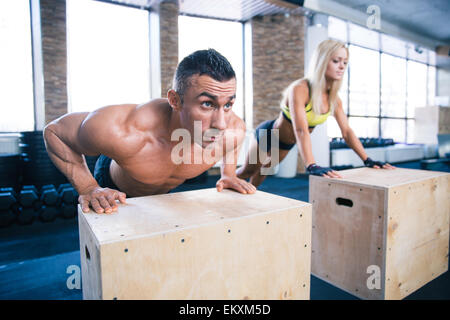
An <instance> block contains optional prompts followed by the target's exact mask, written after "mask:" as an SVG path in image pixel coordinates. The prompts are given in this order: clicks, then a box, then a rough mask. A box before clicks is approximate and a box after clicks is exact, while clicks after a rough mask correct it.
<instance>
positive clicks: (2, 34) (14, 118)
mask: <svg viewBox="0 0 450 320" xmlns="http://www.w3.org/2000/svg"><path fill="white" fill-rule="evenodd" d="M0 43H1V50H0V131H1V132H20V131H33V130H34V101H33V98H34V94H33V63H32V53H31V26H30V4H29V1H28V0H16V1H0Z"/></svg>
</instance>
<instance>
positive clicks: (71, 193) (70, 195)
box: [59, 187, 78, 204]
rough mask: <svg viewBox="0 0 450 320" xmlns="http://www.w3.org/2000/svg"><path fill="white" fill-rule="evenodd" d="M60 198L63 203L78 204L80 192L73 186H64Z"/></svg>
mask: <svg viewBox="0 0 450 320" xmlns="http://www.w3.org/2000/svg"><path fill="white" fill-rule="evenodd" d="M59 198H60V199H61V202H62V203H66V204H77V203H78V193H77V192H76V191H75V189H74V188H73V187H65V188H62V189H61V191H60V192H59Z"/></svg>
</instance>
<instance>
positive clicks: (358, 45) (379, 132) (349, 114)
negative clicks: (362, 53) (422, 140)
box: [329, 16, 438, 143]
mask: <svg viewBox="0 0 450 320" xmlns="http://www.w3.org/2000/svg"><path fill="white" fill-rule="evenodd" d="M329 17H331V18H333V19H337V20H340V21H343V22H344V23H345V24H346V26H347V28H346V35H345V38H346V39H347V41H345V42H344V41H342V40H340V39H337V40H339V41H342V42H344V43H345V44H346V46H347V47H349V46H350V45H352V46H356V47H360V48H364V49H367V50H372V51H375V52H378V54H379V55H378V56H379V79H380V81H379V108H378V109H379V110H378V115H377V116H369V115H364V116H362V115H353V114H352V113H351V100H350V81H351V66H350V67H349V68H348V69H347V72H348V76H347V89H346V95H347V117H348V118H349V119H350V118H366V119H367V118H372V119H377V120H378V138H380V137H382V135H383V133H382V126H381V121H382V119H397V120H403V121H404V124H405V126H404V127H405V131H404V140H403V141H396V142H400V143H409V142H408V136H410V133H409V132H408V121H411V120H412V121H415V119H416V118H415V115H414V117H409V116H408V61H414V62H416V63H421V64H424V65H426V70H427V71H426V74H427V75H426V79H425V81H426V101H427V104H429V102H430V101H429V99H430V90H431V88H430V79H429V74H430V72H429V70H430V68H435V75H436V74H437V70H438V68H437V67H436V65H435V64H432V63H430V60H431V59H432V58H431V57H430V54H429V52H428V51H429V50H428V49H426V50H427V62H426V63H424V62H422V61H418V60H415V59H410V57H409V53H408V52H409V49H410V47H409V45H411V43H408V42H405V50H406V54H405V56H401V55H398V54H393V53H391V52H387V51H383V48H382V45H381V41H382V39H381V38H382V35H383V33H381V32H378V31H376V32H377V33H378V41H379V45H378V48H379V49H378V50H377V49H373V48H370V47H367V46H364V45H362V44H359V43H355V42H353V41H351V39H350V36H349V34H350V30H349V28H350V23H351V22H349V21H347V20H343V19H339V18H336V17H333V16H329ZM360 27H363V28H365V27H364V26H360ZM371 31H373V30H371ZM387 36H390V37H393V38H395V37H394V36H392V35H387ZM333 39H334V38H333ZM397 39H398V38H397ZM400 40H401V39H400ZM402 41H403V40H402ZM382 54H386V55H390V56H393V57H396V58H400V59H403V60H405V64H406V70H405V78H406V79H405V88H404V89H405V92H406V94H405V101H404V108H405V110H404V111H405V116H404V117H393V116H383V115H382V110H381V104H382V100H381V89H382V77H381V76H382V75H381V70H382V58H381V57H382ZM436 88H437V85H436V76H435V80H434V91H435V93H434V95H436Z"/></svg>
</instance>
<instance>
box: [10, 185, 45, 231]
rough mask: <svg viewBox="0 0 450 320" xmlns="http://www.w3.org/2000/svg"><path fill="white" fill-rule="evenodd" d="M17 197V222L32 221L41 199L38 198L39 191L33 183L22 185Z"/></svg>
mask: <svg viewBox="0 0 450 320" xmlns="http://www.w3.org/2000/svg"><path fill="white" fill-rule="evenodd" d="M17 197H18V201H17V202H18V206H17V209H16V214H17V223H19V224H30V223H32V222H33V221H34V219H35V217H36V215H37V212H38V211H39V210H40V208H41V201H40V200H39V192H38V190H37V188H36V187H35V186H33V185H26V186H23V187H22V190H21V191H20V193H19V194H18V195H17Z"/></svg>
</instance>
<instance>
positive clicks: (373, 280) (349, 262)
mask: <svg viewBox="0 0 450 320" xmlns="http://www.w3.org/2000/svg"><path fill="white" fill-rule="evenodd" d="M339 173H340V174H341V175H342V176H343V179H327V178H323V177H317V176H310V186H309V188H310V189H309V202H310V203H312V205H313V219H312V221H313V230H312V254H311V272H312V274H313V275H315V276H316V277H318V278H320V279H322V280H324V281H326V282H329V283H331V284H333V285H335V286H337V287H339V288H341V289H342V290H345V291H347V292H349V293H351V294H353V295H355V296H357V297H359V298H363V299H403V298H404V297H406V296H407V295H409V294H411V293H412V292H413V291H415V290H417V289H419V288H420V287H422V286H423V285H425V284H426V283H428V282H429V281H431V280H432V279H434V278H436V277H437V276H439V275H440V274H442V273H444V272H446V271H447V270H448V252H449V248H448V246H449V213H450V186H449V183H450V178H449V177H450V174H447V173H443V172H434V171H424V170H413V169H402V168H396V169H395V170H384V169H383V170H380V169H372V168H358V169H350V170H343V171H339Z"/></svg>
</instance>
